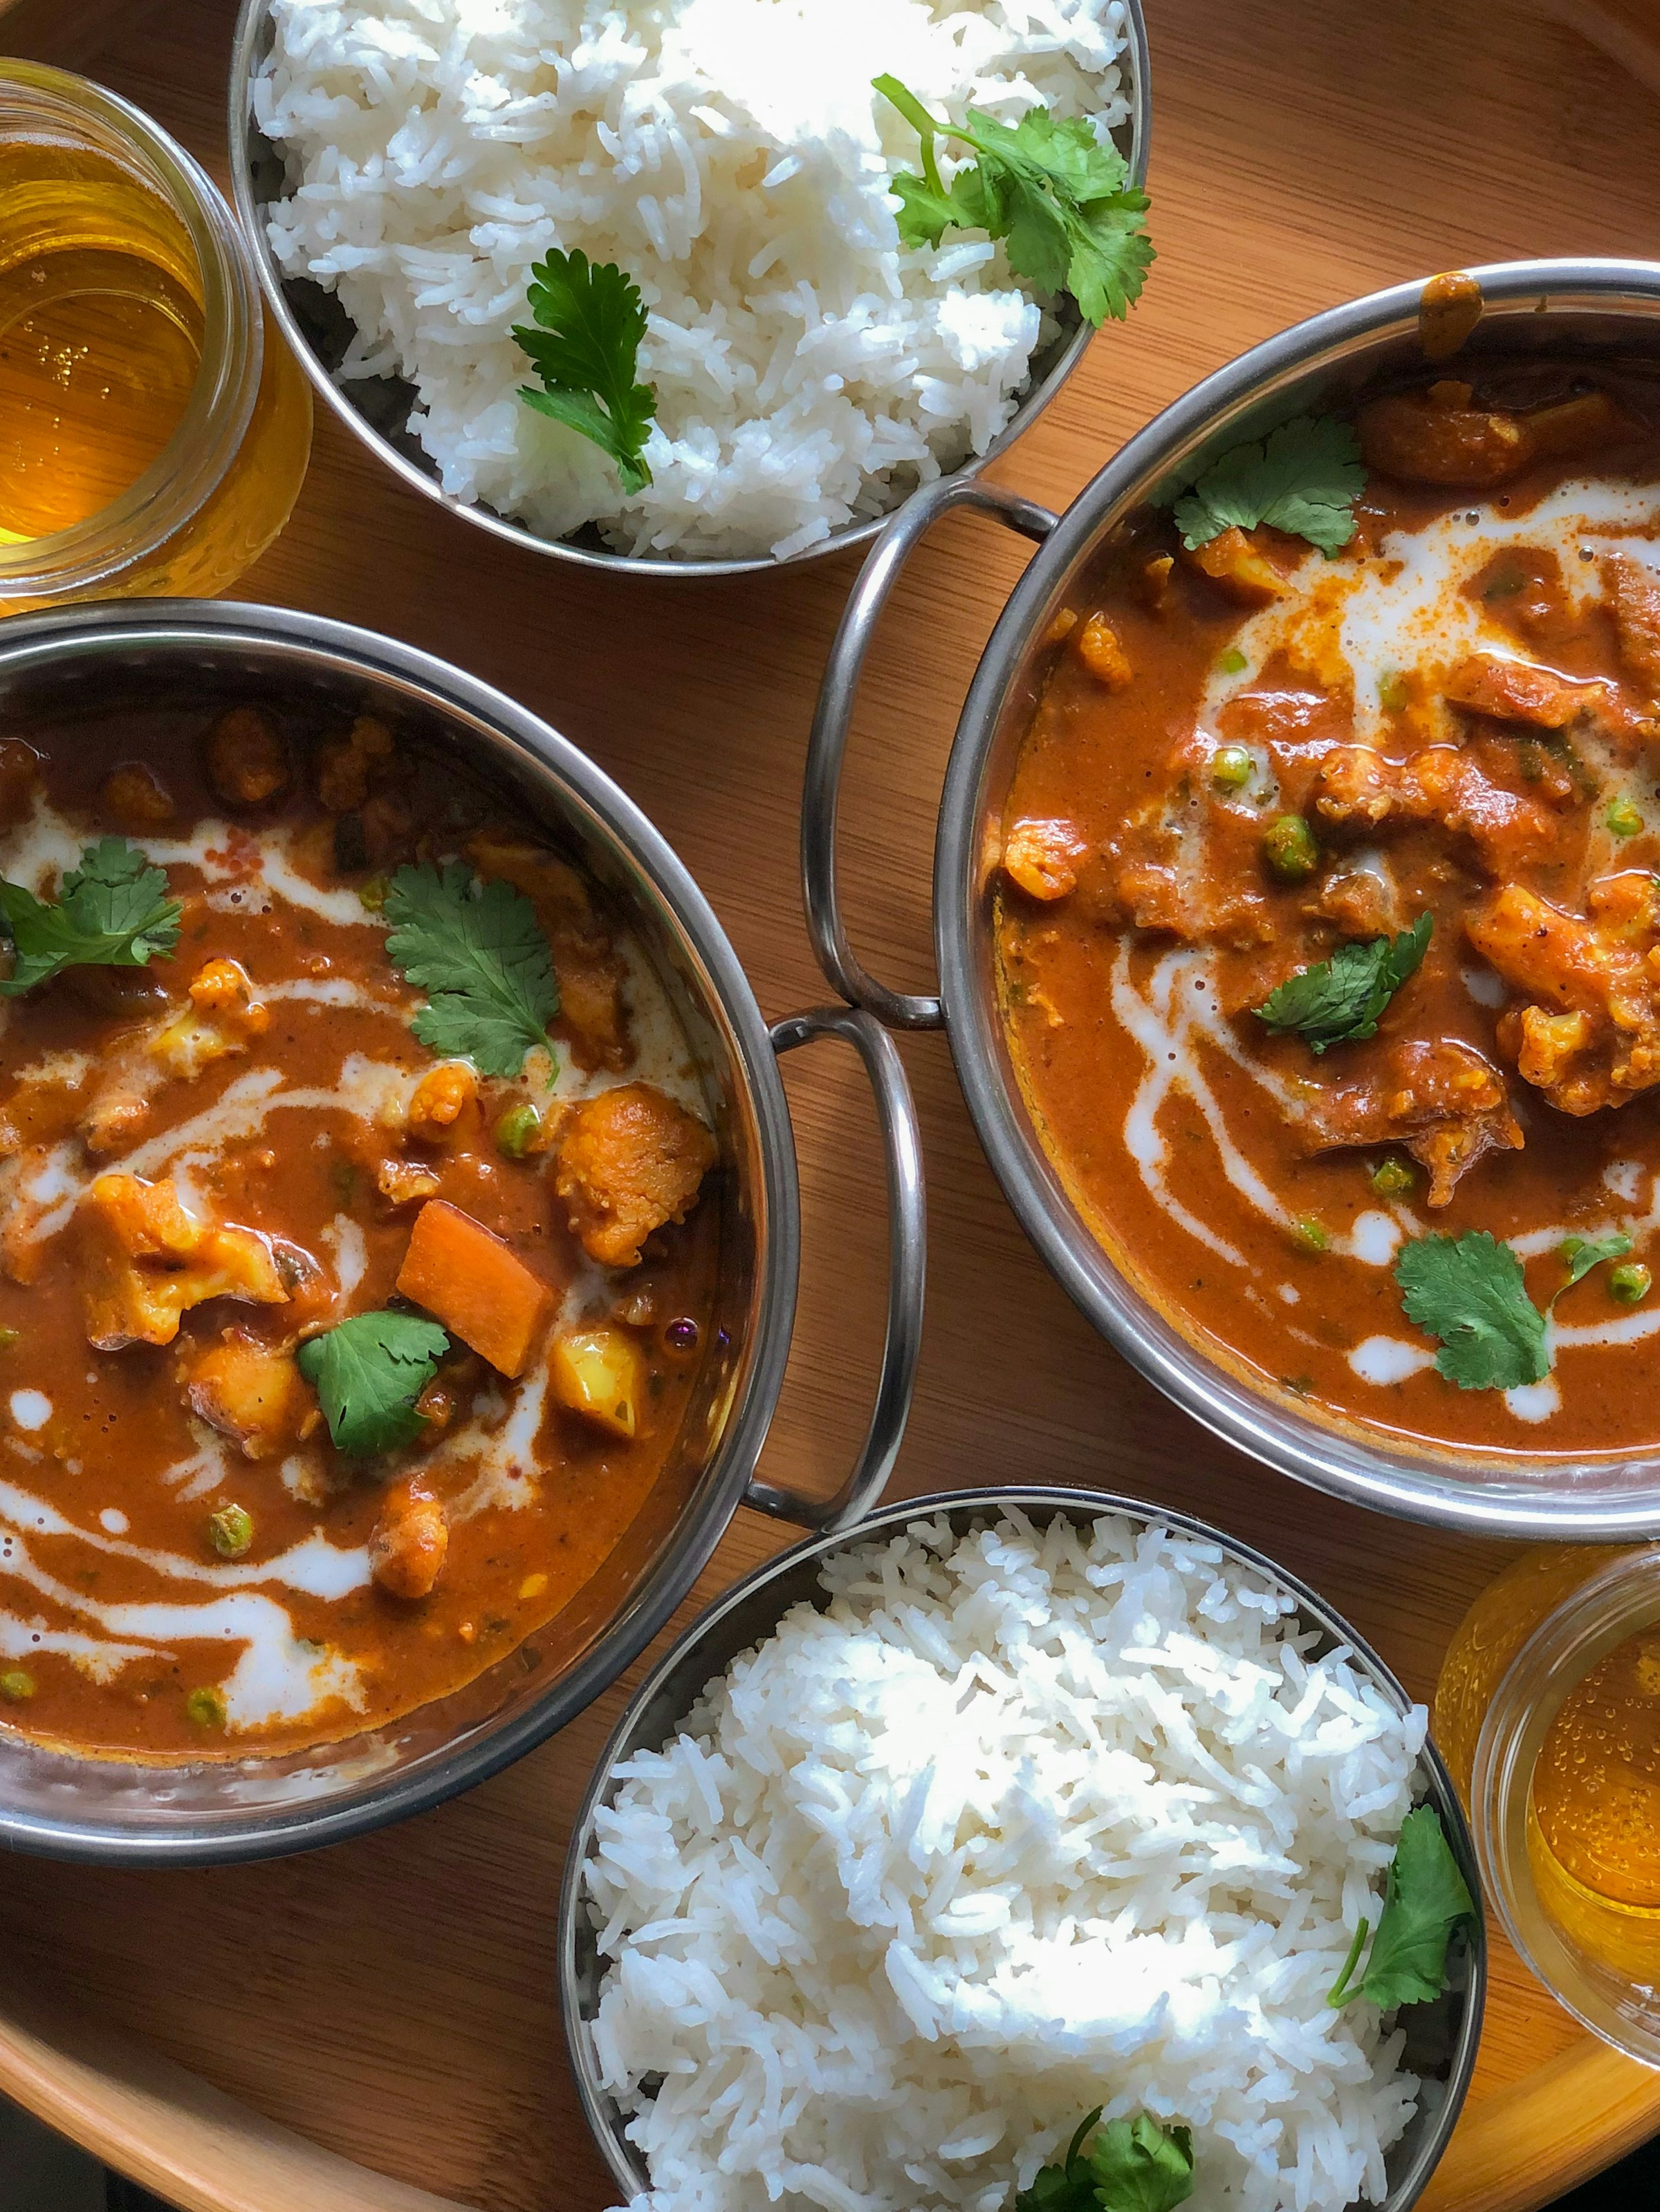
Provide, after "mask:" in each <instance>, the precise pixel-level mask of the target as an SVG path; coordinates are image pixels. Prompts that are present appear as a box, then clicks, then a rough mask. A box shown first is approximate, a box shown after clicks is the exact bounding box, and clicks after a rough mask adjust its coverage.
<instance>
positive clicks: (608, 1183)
mask: <svg viewBox="0 0 1660 2212" xmlns="http://www.w3.org/2000/svg"><path fill="white" fill-rule="evenodd" d="M714 1160H715V1143H714V1138H713V1137H712V1136H711V1135H710V1134H709V1133H708V1130H707V1129H706V1128H705V1127H703V1125H702V1122H701V1121H695V1120H694V1119H693V1117H692V1116H691V1115H690V1114H688V1113H687V1112H686V1110H685V1109H684V1107H683V1106H678V1105H676V1103H675V1102H674V1101H673V1099H672V1098H669V1097H665V1095H664V1094H663V1092H662V1091H658V1090H655V1089H654V1088H653V1086H652V1085H650V1084H648V1083H627V1084H623V1085H622V1086H621V1087H620V1088H619V1089H617V1090H615V1091H602V1092H601V1093H600V1095H599V1097H597V1098H590V1099H588V1100H587V1102H586V1103H585V1104H583V1105H581V1106H579V1107H578V1109H577V1110H576V1112H575V1114H574V1115H572V1116H571V1120H570V1124H569V1127H568V1128H567V1130H566V1132H565V1137H564V1141H563V1143H562V1145H561V1146H560V1148H559V1171H558V1176H557V1179H556V1188H557V1189H558V1193H559V1195H560V1197H561V1198H562V1200H564V1202H565V1206H566V1209H567V1212H568V1214H569V1221H570V1227H571V1233H572V1234H573V1235H574V1236H576V1237H581V1240H582V1246H583V1249H584V1250H585V1251H586V1252H587V1254H588V1256H589V1257H590V1258H591V1259H594V1260H598V1261H599V1262H600V1264H601V1265H602V1266H604V1267H633V1266H634V1265H635V1262H636V1261H638V1260H639V1257H640V1247H641V1245H642V1243H644V1242H645V1240H646V1238H647V1237H649V1236H650V1235H651V1233H652V1231H654V1229H660V1228H661V1227H662V1226H663V1225H664V1224H665V1223H666V1222H669V1221H684V1219H685V1218H686V1216H687V1214H688V1213H690V1211H691V1209H692V1206H694V1204H695V1203H696V1198H697V1193H698V1189H699V1187H700V1185H701V1184H702V1180H703V1177H704V1176H706V1175H707V1174H708V1171H709V1170H710V1168H712V1167H713V1166H714Z"/></svg>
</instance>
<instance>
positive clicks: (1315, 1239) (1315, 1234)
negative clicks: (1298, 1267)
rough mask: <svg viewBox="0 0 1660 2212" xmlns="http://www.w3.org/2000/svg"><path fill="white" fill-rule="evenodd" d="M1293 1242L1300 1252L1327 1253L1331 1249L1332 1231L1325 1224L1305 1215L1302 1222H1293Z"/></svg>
mask: <svg viewBox="0 0 1660 2212" xmlns="http://www.w3.org/2000/svg"><path fill="white" fill-rule="evenodd" d="M1291 1241H1292V1243H1293V1244H1295V1245H1296V1247H1297V1249H1298V1251H1299V1252H1325V1251H1329V1249H1330V1248H1331V1231H1329V1229H1328V1228H1327V1227H1326V1225H1325V1224H1324V1222H1323V1221H1316V1219H1315V1218H1314V1216H1313V1215H1312V1214H1311V1213H1305V1214H1304V1217H1303V1218H1302V1219H1301V1220H1300V1221H1293V1222H1292V1225H1291Z"/></svg>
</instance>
